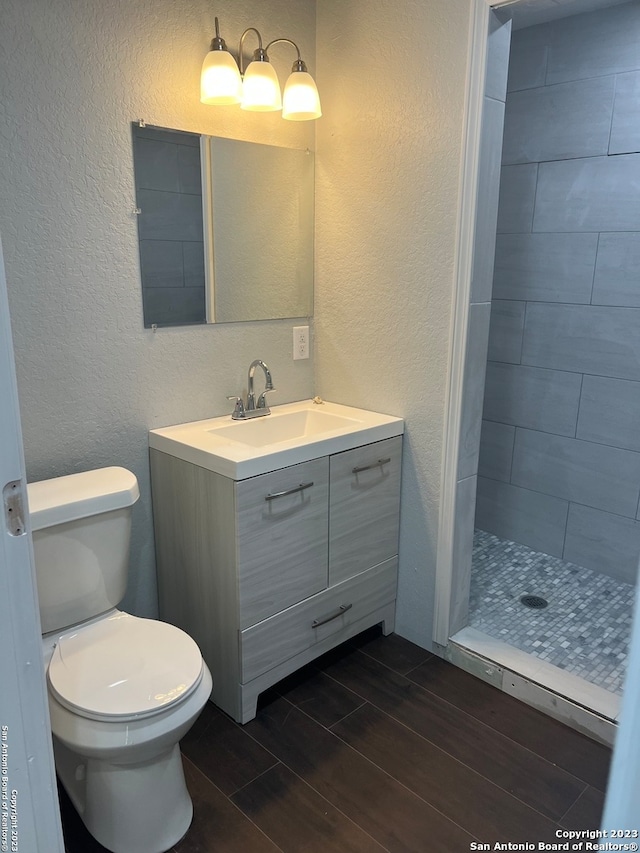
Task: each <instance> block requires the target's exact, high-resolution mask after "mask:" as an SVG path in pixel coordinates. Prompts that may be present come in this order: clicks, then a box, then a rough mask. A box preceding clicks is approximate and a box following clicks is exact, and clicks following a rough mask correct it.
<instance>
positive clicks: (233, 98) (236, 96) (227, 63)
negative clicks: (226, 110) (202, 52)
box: [200, 50, 242, 105]
mask: <svg viewBox="0 0 640 853" xmlns="http://www.w3.org/2000/svg"><path fill="white" fill-rule="evenodd" d="M241 96H242V78H241V77H240V72H239V71H238V66H237V65H236V61H235V59H234V58H233V56H231V54H230V53H229V51H228V50H210V51H209V53H208V54H207V55H206V56H205V58H204V62H203V63H202V73H201V75H200V100H201V101H202V103H203V104H218V105H224V104H239V103H240V100H241Z"/></svg>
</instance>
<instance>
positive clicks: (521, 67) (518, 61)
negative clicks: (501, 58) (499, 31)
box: [507, 24, 549, 92]
mask: <svg viewBox="0 0 640 853" xmlns="http://www.w3.org/2000/svg"><path fill="white" fill-rule="evenodd" d="M548 43H549V27H548V26H547V24H541V25H539V26H536V27H527V28H526V29H523V30H516V31H515V32H514V33H513V37H512V39H511V55H510V57H509V78H508V82H507V91H508V92H514V91H518V90H520V89H533V88H535V87H536V86H544V82H545V79H546V76H547V54H548V50H549V49H548Z"/></svg>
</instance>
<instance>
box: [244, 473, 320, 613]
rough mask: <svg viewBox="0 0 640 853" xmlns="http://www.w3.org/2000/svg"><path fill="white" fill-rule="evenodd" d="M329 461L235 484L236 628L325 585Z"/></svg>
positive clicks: (295, 601)
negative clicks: (236, 549) (237, 619)
mask: <svg viewBox="0 0 640 853" xmlns="http://www.w3.org/2000/svg"><path fill="white" fill-rule="evenodd" d="M328 479H329V460H328V459H326V458H325V459H314V460H313V461H311V462H304V463H302V464H300V465H292V466H291V467H289V468H283V469H282V470H280V471H274V472H272V473H270V474H262V475H261V476H259V477H252V478H251V479H250V480H243V481H241V482H239V483H236V511H237V525H238V526H237V548H238V587H239V589H238V595H239V609H240V628H248V627H249V626H250V625H254V624H255V623H256V622H260V621H261V620H262V619H265V618H267V617H268V616H272V615H273V614H274V613H278V612H280V611H281V610H284V608H286V607H289V606H290V605H291V604H296V603H297V602H298V601H301V600H302V599H303V598H308V597H309V596H310V595H313V594H314V593H316V592H318V591H319V590H322V589H325V588H326V586H327V562H328V560H327V548H328V546H327V524H328V513H329V508H328V502H329V488H328Z"/></svg>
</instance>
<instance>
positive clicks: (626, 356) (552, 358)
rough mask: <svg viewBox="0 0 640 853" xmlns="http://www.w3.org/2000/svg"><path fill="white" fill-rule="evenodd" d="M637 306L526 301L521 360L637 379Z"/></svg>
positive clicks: (639, 377)
mask: <svg viewBox="0 0 640 853" xmlns="http://www.w3.org/2000/svg"><path fill="white" fill-rule="evenodd" d="M639 330H640V308H601V307H598V306H592V305H551V304H547V303H542V302H540V303H535V302H532V303H530V304H529V305H528V306H527V316H526V320H525V327H524V341H523V344H522V363H523V364H529V365H534V366H536V367H547V368H553V369H556V370H570V371H576V372H578V373H592V374H594V375H596V376H613V377H617V378H619V379H634V380H640V331H639Z"/></svg>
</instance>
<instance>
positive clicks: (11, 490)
mask: <svg viewBox="0 0 640 853" xmlns="http://www.w3.org/2000/svg"><path fill="white" fill-rule="evenodd" d="M2 497H3V499H4V523H5V525H6V528H7V531H8V533H9V534H10V535H11V536H24V534H25V533H26V523H25V513H24V499H23V484H22V480H12V481H11V482H10V483H7V485H6V486H5V487H4V489H3V490H2Z"/></svg>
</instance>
